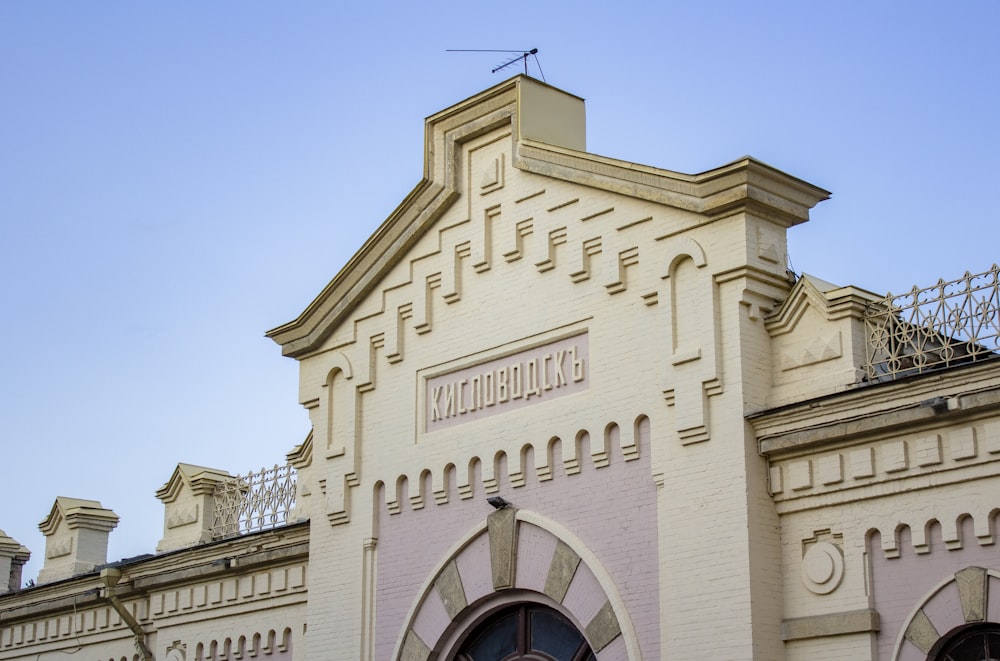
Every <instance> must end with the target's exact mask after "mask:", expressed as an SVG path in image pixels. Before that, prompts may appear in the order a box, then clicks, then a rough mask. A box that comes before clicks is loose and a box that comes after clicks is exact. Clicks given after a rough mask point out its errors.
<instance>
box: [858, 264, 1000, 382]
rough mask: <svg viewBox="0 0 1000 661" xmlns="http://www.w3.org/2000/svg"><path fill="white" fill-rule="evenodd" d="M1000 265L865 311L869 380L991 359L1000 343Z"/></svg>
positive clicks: (891, 297)
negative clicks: (999, 285)
mask: <svg viewBox="0 0 1000 661" xmlns="http://www.w3.org/2000/svg"><path fill="white" fill-rule="evenodd" d="M998 282H1000V269H998V267H997V265H996V264H994V265H993V267H992V268H991V269H990V270H988V271H986V272H984V273H977V274H975V275H972V274H970V273H968V272H966V274H965V275H964V276H963V277H961V278H959V279H958V280H952V281H950V282H945V281H944V280H939V281H938V283H937V284H936V285H934V286H933V287H927V288H926V289H917V288H916V287H914V288H913V289H912V290H911V291H910V292H908V293H906V294H902V295H899V296H894V295H893V294H887V295H886V296H885V298H883V299H881V300H880V301H878V302H876V303H873V304H871V305H870V306H869V307H868V310H867V311H866V313H865V330H866V335H867V358H866V362H865V365H864V369H865V376H866V379H867V380H868V381H891V380H893V379H896V378H899V377H902V376H909V375H912V374H921V373H923V372H926V371H929V370H934V369H940V368H942V367H950V366H952V365H960V364H963V363H972V362H978V361H983V360H987V359H990V358H993V357H995V356H997V355H998V347H1000V287H998Z"/></svg>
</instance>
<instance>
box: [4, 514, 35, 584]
mask: <svg viewBox="0 0 1000 661" xmlns="http://www.w3.org/2000/svg"><path fill="white" fill-rule="evenodd" d="M29 558H31V551H29V550H28V549H27V547H25V546H21V545H20V544H18V543H17V540H15V539H14V538H13V537H8V536H7V533H5V532H4V531H3V530H0V593H4V592H8V591H9V592H13V591H14V590H20V589H21V570H22V569H23V568H24V565H25V563H26V562H28V559H29ZM5 577H9V578H8V580H4V579H5Z"/></svg>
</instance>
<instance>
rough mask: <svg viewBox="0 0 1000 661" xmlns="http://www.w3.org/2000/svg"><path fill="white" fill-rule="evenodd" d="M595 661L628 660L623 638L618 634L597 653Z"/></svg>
mask: <svg viewBox="0 0 1000 661" xmlns="http://www.w3.org/2000/svg"><path fill="white" fill-rule="evenodd" d="M597 661H628V650H626V649H625V639H624V638H622V637H621V636H618V637H617V638H615V639H614V640H612V641H611V642H610V643H608V644H607V645H605V647H604V649H602V650H601V651H600V652H599V653H598V654H597Z"/></svg>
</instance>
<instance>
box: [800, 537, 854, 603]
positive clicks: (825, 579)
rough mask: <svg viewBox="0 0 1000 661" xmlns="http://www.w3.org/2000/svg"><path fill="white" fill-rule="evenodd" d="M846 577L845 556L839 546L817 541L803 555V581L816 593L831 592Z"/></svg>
mask: <svg viewBox="0 0 1000 661" xmlns="http://www.w3.org/2000/svg"><path fill="white" fill-rule="evenodd" d="M843 578H844V556H843V554H842V553H841V551H840V548H839V547H838V546H835V545H833V544H830V543H829V542H816V543H815V544H813V545H811V546H810V547H809V548H808V550H806V553H805V555H804V556H802V582H803V583H805V585H806V587H807V588H808V589H809V591H810V592H812V593H814V594H829V593H831V592H833V591H834V590H836V589H837V586H838V585H840V581H841V579H843Z"/></svg>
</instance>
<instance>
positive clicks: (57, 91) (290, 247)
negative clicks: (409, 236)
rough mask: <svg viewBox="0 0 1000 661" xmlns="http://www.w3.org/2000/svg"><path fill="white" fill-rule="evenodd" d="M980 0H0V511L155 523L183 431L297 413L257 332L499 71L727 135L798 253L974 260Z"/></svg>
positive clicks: (627, 123) (308, 284) (650, 127)
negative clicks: (792, 184) (785, 199)
mask: <svg viewBox="0 0 1000 661" xmlns="http://www.w3.org/2000/svg"><path fill="white" fill-rule="evenodd" d="M998 28H1000V2H997V1H996V0H962V1H959V2H951V3H944V2H940V1H938V2H924V1H921V0H915V1H910V2H905V3H904V2H901V1H896V2H871V1H870V0H868V1H864V2H862V1H851V0H847V1H844V2H828V3H821V2H802V1H791V0H790V1H788V2H773V1H769V0H755V1H754V2H735V1H734V2H684V3H681V2H675V1H670V0H663V1H659V2H648V3H642V2H629V1H627V0H619V1H616V2H607V1H606V0H604V1H601V2H587V1H577V2H565V3H554V2H545V1H544V0H535V1H534V2H461V3H458V2H455V3H442V2H433V1H424V2H398V3H387V2H366V3H353V2H352V3H347V2H310V1H299V2H284V3H279V2H252V1H251V2H247V1H244V0H241V1H239V2H236V1H232V2H227V1H221V0H220V1H214V2H193V1H174V2H161V3H138V2H124V1H112V0H107V1H104V2H48V1H45V0H6V1H4V2H0V314H2V323H0V340H2V346H3V347H4V350H3V352H2V354H0V356H2V357H0V365H2V369H0V377H2V378H0V529H3V530H5V531H6V532H7V534H8V535H10V536H12V537H14V538H15V539H17V540H18V541H19V542H21V543H22V544H25V545H27V546H28V547H29V548H30V549H31V551H32V554H33V555H32V561H31V563H30V564H29V566H28V568H27V570H26V573H25V578H26V579H27V578H33V577H34V576H35V575H36V574H37V572H38V570H39V569H40V567H41V564H42V560H43V556H44V538H43V537H42V535H41V534H40V533H39V532H38V529H37V524H38V522H39V521H41V520H42V519H43V518H44V517H45V516H46V515H47V514H48V512H49V510H50V508H51V506H52V503H53V501H54V499H55V497H56V496H61V495H62V496H71V497H76V498H90V499H95V500H100V501H101V502H102V503H103V504H104V506H105V507H109V508H111V509H113V510H115V512H117V513H118V514H119V516H121V519H122V520H121V523H120V524H119V526H118V529H117V530H116V531H115V532H114V533H112V536H111V544H110V550H109V554H108V555H109V560H114V559H118V558H121V557H126V556H132V555H137V554H139V553H144V552H151V551H152V550H153V549H154V547H155V545H156V543H157V541H158V540H159V539H160V537H161V536H162V525H163V523H162V522H163V516H162V507H161V505H160V503H159V501H158V500H157V499H156V497H155V495H154V492H155V491H156V489H157V488H158V487H159V486H160V485H161V484H163V483H164V482H165V481H166V480H167V479H168V478H169V477H170V474H171V472H172V471H173V468H174V466H175V465H176V463H177V462H180V461H183V462H187V463H194V464H201V465H206V466H211V467H215V468H221V469H225V470H228V471H231V472H234V473H235V472H246V471H247V470H250V469H254V468H259V467H261V466H262V465H265V464H268V465H273V464H275V463H281V462H283V461H284V455H285V452H287V451H288V450H289V449H291V447H292V446H293V445H295V444H296V443H299V442H301V441H302V439H303V438H304V437H305V435H306V433H307V432H308V426H309V425H308V419H307V416H306V413H305V411H304V410H303V409H302V408H301V407H300V406H299V405H298V403H297V383H296V379H297V365H296V363H295V361H293V360H291V359H286V358H282V357H281V352H280V348H279V347H278V346H277V345H275V344H274V343H273V342H271V341H270V340H268V339H266V338H265V337H264V332H265V331H266V330H267V329H269V328H273V327H275V326H278V325H280V324H282V323H284V322H286V321H289V320H291V319H293V318H294V317H295V316H297V315H298V313H299V312H301V311H302V310H303V309H304V308H305V306H306V305H307V304H308V303H309V302H310V301H311V300H312V298H313V297H314V296H315V295H316V294H318V293H319V292H320V290H321V289H322V288H323V286H324V285H325V284H326V283H327V282H328V281H329V280H330V279H331V278H332V277H333V276H334V275H335V274H336V273H337V271H338V270H339V269H340V267H341V266H342V265H343V264H344V263H345V262H346V261H347V260H348V259H349V258H350V256H351V255H352V254H353V253H354V251H355V250H356V249H357V248H358V247H360V245H361V244H362V242H363V241H364V240H365V238H366V237H367V236H368V235H369V234H370V233H371V232H372V231H373V230H374V229H375V228H376V227H377V226H378V225H379V224H380V223H381V222H382V220H384V219H385V217H386V216H387V215H388V214H389V213H390V212H391V211H392V210H393V209H394V208H395V207H396V205H397V204H398V203H399V202H400V201H401V200H402V198H403V197H404V196H405V195H406V194H407V193H408V192H409V191H410V189H411V188H412V187H413V186H414V185H415V184H416V183H417V182H418V181H419V179H420V176H421V173H422V149H423V145H422V141H423V118H424V117H426V116H427V115H430V114H432V113H434V112H436V111H438V110H440V109H443V108H445V107H447V106H449V105H451V104H453V103H455V102H457V101H460V100H462V99H464V98H466V97H468V96H470V95H472V94H474V93H476V92H478V91H480V90H482V89H485V88H487V87H489V86H491V85H493V84H495V83H498V82H500V81H502V80H503V79H505V78H506V77H508V76H509V75H511V74H513V73H516V72H517V69H513V70H508V71H506V72H503V73H499V74H491V73H490V70H491V69H492V68H493V67H495V66H496V65H497V64H499V63H501V62H502V61H503V60H504V59H505V56H503V55H501V54H490V53H447V52H445V51H446V49H463V48H464V49H488V48H494V49H529V48H538V49H539V52H538V60H539V62H540V64H541V72H539V70H538V67H537V66H535V62H534V61H533V60H532V61H531V69H530V71H529V73H531V74H532V75H534V76H535V77H541V74H544V78H545V80H546V81H547V82H548V83H550V84H552V85H555V86H557V87H560V88H562V89H565V90H567V91H569V92H572V93H574V94H577V95H579V96H581V97H584V98H585V99H586V100H587V122H588V150H589V151H592V152H595V153H598V154H602V155H604V156H610V157H614V158H621V159H625V160H629V161H635V162H639V163H644V164H647V165H654V166H658V167H663V168H667V169H670V170H677V171H682V172H692V173H693V172H701V171H704V170H708V169H711V168H714V167H717V166H720V165H723V164H725V163H727V162H730V161H732V160H735V159H737V158H740V157H741V156H743V155H746V154H749V155H752V156H754V157H756V158H758V159H760V160H763V161H765V162H767V163H769V164H771V165H773V166H775V167H777V168H780V169H782V170H784V171H786V172H788V173H790V174H793V175H795V176H798V177H800V178H802V179H805V180H806V181H809V182H811V183H814V184H816V185H818V186H821V187H823V188H826V189H828V190H830V191H832V192H833V193H834V197H833V198H832V199H831V200H829V201H827V202H823V203H821V204H820V205H819V207H817V208H816V209H815V210H814V212H813V216H812V217H813V220H812V221H811V222H809V223H807V224H806V225H802V226H798V227H796V228H793V229H792V230H791V232H790V253H791V262H792V266H793V268H794V270H796V271H798V272H807V273H811V274H814V275H816V276H819V277H821V278H824V279H826V280H830V281H832V282H835V283H837V284H845V285H846V284H855V285H858V286H861V287H864V288H866V289H870V290H874V291H878V292H881V293H884V292H886V291H890V290H891V291H894V292H898V291H901V290H905V289H909V288H910V287H911V286H912V285H913V284H920V285H931V284H933V283H934V282H936V281H937V279H938V278H945V279H951V278H957V277H960V276H961V275H962V273H963V272H964V271H966V270H971V271H973V272H976V271H982V270H986V269H987V268H989V267H990V265H991V264H992V263H993V262H994V261H996V260H997V252H998V251H997V249H996V246H997V238H998V235H1000V231H998V229H997V223H998V221H1000V213H998V211H997V210H996V206H997V205H996V204H995V201H994V200H993V195H994V193H995V192H996V191H997V189H998V187H1000V184H998V182H1000V161H998V159H997V151H998V147H1000V121H998V118H1000V107H998V106H1000V101H998V99H1000V91H998V82H1000V76H998V66H1000V39H997V38H996V34H997V31H998Z"/></svg>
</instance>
